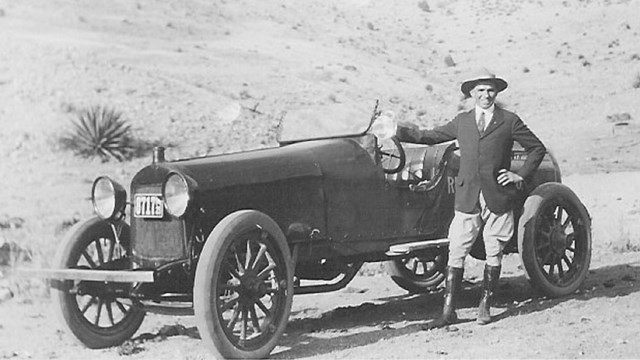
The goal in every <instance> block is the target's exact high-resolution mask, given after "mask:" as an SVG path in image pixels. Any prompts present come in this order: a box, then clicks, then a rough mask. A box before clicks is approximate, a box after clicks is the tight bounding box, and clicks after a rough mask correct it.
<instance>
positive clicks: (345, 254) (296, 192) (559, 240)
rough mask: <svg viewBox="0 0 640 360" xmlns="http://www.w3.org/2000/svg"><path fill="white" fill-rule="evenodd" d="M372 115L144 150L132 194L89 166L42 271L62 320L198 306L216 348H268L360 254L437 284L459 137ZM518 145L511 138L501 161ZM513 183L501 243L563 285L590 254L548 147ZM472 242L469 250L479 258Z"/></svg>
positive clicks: (94, 343) (98, 332) (544, 285)
mask: <svg viewBox="0 0 640 360" xmlns="http://www.w3.org/2000/svg"><path fill="white" fill-rule="evenodd" d="M378 115H379V112H374V116H373V117H371V120H369V117H370V116H366V118H365V119H363V120H364V126H362V127H361V128H360V129H357V130H353V131H350V132H349V133H347V134H344V135H339V134H338V135H331V136H319V137H316V138H312V139H308V138H307V139H289V140H282V141H281V142H280V146H278V147H275V148H268V149H264V150H257V151H248V152H241V153H233V154H225V155H218V156H206V157H199V158H192V159H184V160H175V161H166V160H165V154H164V150H163V149H162V148H156V149H155V150H154V154H153V161H152V162H151V164H149V165H148V166H145V167H144V168H142V169H141V170H140V171H139V172H138V173H137V174H136V175H135V177H134V178H133V179H132V181H131V186H130V190H129V192H128V194H127V191H126V190H125V188H124V187H123V186H121V185H119V184H117V183H116V182H114V181H113V180H111V179H110V178H109V177H106V176H102V177H99V178H97V179H96V180H95V182H94V183H93V189H92V200H93V205H94V208H95V213H96V215H97V216H96V217H93V218H90V219H87V220H85V221H83V222H81V223H79V224H76V226H74V228H73V229H72V230H71V231H70V232H69V234H68V236H67V238H66V240H65V242H64V245H63V246H62V248H61V249H60V251H59V252H58V254H57V260H56V261H57V268H56V269H49V270H46V271H45V273H46V276H47V277H49V278H52V279H53V280H52V286H53V287H54V288H55V289H56V291H55V296H54V297H55V299H56V301H57V302H58V304H59V308H60V311H61V313H62V315H63V317H64V319H65V321H66V325H67V326H68V328H69V330H70V331H71V332H72V333H73V334H74V335H75V336H76V337H77V338H78V339H79V340H80V341H81V342H82V343H84V344H85V345H86V346H88V347H90V348H103V347H109V346H114V345H117V344H120V343H122V342H124V341H125V340H127V339H129V338H130V337H131V336H132V335H133V334H134V333H135V332H136V330H137V329H138V328H139V326H140V324H141V323H142V321H143V319H144V317H145V313H146V312H159V313H164V314H176V315H185V314H194V315H195V317H196V321H197V325H198V330H199V333H200V336H201V338H202V340H203V341H204V342H205V343H206V345H207V346H208V347H209V348H210V350H211V351H212V352H213V353H214V355H215V356H217V357H224V358H264V357H267V356H268V355H269V354H270V352H271V351H272V350H273V348H274V347H275V346H276V344H277V342H278V340H279V337H280V336H281V335H282V333H283V332H284V330H285V327H286V325H287V321H288V317H289V313H290V309H291V304H292V299H293V295H294V294H309V293H319V292H327V291H335V290H338V289H341V288H343V287H345V286H346V285H347V284H348V283H349V282H350V281H351V280H352V279H353V277H354V276H355V275H356V274H357V273H358V270H359V269H360V267H361V266H362V264H363V263H364V262H381V261H385V262H387V263H388V269H389V273H390V276H391V277H392V278H393V280H394V281H395V282H396V283H397V284H398V285H399V286H401V287H402V288H404V289H406V290H408V291H410V292H425V291H430V290H433V289H435V288H436V287H437V286H438V285H439V284H440V283H441V282H442V281H443V278H444V275H443V271H444V269H445V267H446V263H447V249H448V241H447V239H446V238H447V232H448V226H449V223H450V221H451V220H452V218H453V199H454V186H453V184H454V181H455V180H454V179H455V176H456V174H457V171H458V166H459V156H458V154H457V153H456V145H455V143H452V144H444V145H439V146H415V145H412V146H408V145H406V144H405V145H404V146H403V145H402V144H401V143H399V142H398V141H397V140H394V139H393V138H392V139H390V140H385V141H378V139H377V138H376V136H374V135H373V134H371V130H370V128H371V125H372V124H373V123H374V121H373V119H375V118H376V117H377V116H378ZM301 120H303V119H301ZM367 125H368V126H367ZM526 156H527V154H526V153H525V152H524V151H523V150H522V149H520V148H517V147H515V148H514V150H513V158H512V159H513V160H512V168H513V169H517V168H518V167H519V166H521V165H522V162H523V159H525V158H526ZM521 195H522V196H521V198H520V200H519V201H520V205H521V206H519V207H518V211H517V214H516V215H517V217H518V218H519V224H518V227H517V233H516V234H515V235H514V237H513V239H512V240H511V242H510V243H509V246H508V247H507V248H506V250H505V252H507V253H519V255H520V257H521V259H522V264H523V265H524V269H525V270H526V274H527V277H528V278H529V279H530V282H531V283H532V284H533V286H535V287H536V288H538V289H539V290H540V291H541V292H542V293H544V294H546V295H547V296H552V297H557V296H563V295H567V294H570V293H572V292H574V291H575V290H576V289H577V288H578V287H579V286H580V285H581V283H582V282H583V280H584V279H585V276H586V275H587V272H588V268H589V263H590V257H591V220H590V218H589V215H588V213H587V210H586V209H585V207H584V206H583V204H582V203H581V202H580V200H579V199H578V197H577V196H576V195H575V194H574V193H573V192H572V191H571V190H570V189H569V188H567V187H566V186H564V185H562V184H561V177H560V170H559V168H558V164H557V163H556V161H555V159H554V157H553V156H552V155H551V154H547V155H546V156H545V158H544V160H543V162H542V164H541V165H540V167H539V169H538V171H537V173H536V174H535V176H533V177H532V178H530V179H527V181H526V184H525V186H523V187H522V188H521ZM127 205H128V206H127ZM476 244H478V245H479V246H476V247H474V249H473V251H472V255H473V256H474V257H476V258H483V257H484V253H483V251H484V250H483V246H482V242H481V241H477V242H476Z"/></svg>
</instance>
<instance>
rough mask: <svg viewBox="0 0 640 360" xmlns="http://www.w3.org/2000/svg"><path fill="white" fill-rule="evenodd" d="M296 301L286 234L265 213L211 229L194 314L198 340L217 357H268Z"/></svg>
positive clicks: (243, 214) (241, 214)
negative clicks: (293, 301) (294, 299)
mask: <svg viewBox="0 0 640 360" xmlns="http://www.w3.org/2000/svg"><path fill="white" fill-rule="evenodd" d="M292 298H293V264H292V260H291V253H290V251H289V246H288V244H287V242H286V239H285V236H284V234H283V233H282V231H281V230H280V228H279V227H278V225H277V224H276V223H275V222H274V221H273V220H272V219H271V218H269V217H268V216H267V215H265V214H263V213H261V212H258V211H253V210H242V211H238V212H235V213H233V214H230V215H228V216H227V217H225V218H224V219H223V220H222V221H221V222H220V223H218V225H217V226H216V227H215V228H214V229H213V231H212V232H211V234H210V235H209V237H208V239H207V242H206V243H205V245H204V248H203V249H202V253H201V255H200V260H199V262H198V266H197V268H196V276H195V284H194V296H193V301H194V311H195V316H196V321H197V325H198V330H199V332H200V337H201V338H202V340H203V341H204V342H205V343H206V344H207V346H208V347H209V348H210V349H211V350H212V351H213V352H214V355H216V357H217V358H234V359H239V358H243V359H247V358H253V359H260V358H266V357H268V356H269V353H270V352H271V350H273V348H274V347H275V346H276V344H277V342H278V339H279V338H280V336H281V335H282V333H283V332H284V330H285V328H286V325H287V322H288V318H289V313H290V311H291V302H292Z"/></svg>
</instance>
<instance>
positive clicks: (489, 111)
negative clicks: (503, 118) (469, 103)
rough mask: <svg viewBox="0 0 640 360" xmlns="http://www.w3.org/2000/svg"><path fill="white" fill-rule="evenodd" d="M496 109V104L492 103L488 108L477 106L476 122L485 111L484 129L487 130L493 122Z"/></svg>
mask: <svg viewBox="0 0 640 360" xmlns="http://www.w3.org/2000/svg"><path fill="white" fill-rule="evenodd" d="M495 109H496V104H492V105H491V106H490V107H489V108H488V109H483V108H481V107H479V106H476V124H477V123H478V122H479V120H480V114H481V113H484V130H487V127H488V126H489V124H490V123H491V119H493V112H494V111H495Z"/></svg>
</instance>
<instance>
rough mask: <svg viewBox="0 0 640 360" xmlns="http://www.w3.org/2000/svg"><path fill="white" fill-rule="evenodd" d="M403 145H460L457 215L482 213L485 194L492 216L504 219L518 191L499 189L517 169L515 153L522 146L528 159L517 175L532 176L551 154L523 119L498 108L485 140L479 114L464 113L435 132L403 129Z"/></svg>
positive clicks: (400, 129)
mask: <svg viewBox="0 0 640 360" xmlns="http://www.w3.org/2000/svg"><path fill="white" fill-rule="evenodd" d="M396 137H397V138H398V140H400V141H404V142H411V143H418V144H428V145H434V144H438V143H442V142H446V141H451V140H454V139H457V140H458V144H459V146H460V171H459V173H458V177H457V178H456V201H455V203H456V205H455V208H456V210H457V211H461V212H464V213H475V212H477V211H478V199H479V195H480V190H482V194H483V195H484V198H485V201H486V202H487V206H488V207H489V210H491V212H493V213H496V214H502V213H505V212H507V211H509V210H512V209H513V206H514V205H515V204H514V199H515V197H516V196H517V193H518V190H517V189H516V187H515V185H514V184H509V185H507V186H502V185H500V184H498V180H497V178H498V174H499V173H498V172H499V170H500V169H507V170H509V169H510V168H511V150H512V147H513V142H514V141H517V142H518V143H520V145H522V147H524V149H525V150H526V152H527V154H528V156H527V159H526V160H525V162H524V165H523V166H522V168H520V169H519V170H518V171H517V172H516V173H517V174H518V175H520V176H522V177H523V178H525V179H526V178H527V177H529V176H531V175H532V174H533V173H534V172H535V171H536V169H537V168H538V165H540V162H541V161H542V158H543V157H544V155H545V153H546V149H545V147H544V145H543V144H542V142H541V141H540V140H539V139H538V138H537V137H536V136H535V135H534V134H533V133H532V132H531V130H529V128H528V127H527V126H526V125H525V124H524V123H523V122H522V120H520V118H519V117H518V115H516V114H514V113H512V112H509V111H506V110H503V109H500V108H498V107H497V106H496V107H495V110H494V113H493V118H492V119H491V122H490V123H489V126H487V127H486V129H485V131H484V133H483V134H482V136H481V135H480V131H479V130H478V127H477V125H476V115H475V109H474V110H470V111H468V112H464V113H460V114H458V116H456V117H455V118H454V119H453V120H451V121H450V122H449V123H447V124H445V125H442V126H439V127H436V128H434V129H432V130H418V129H416V128H410V127H405V126H398V131H397V133H396Z"/></svg>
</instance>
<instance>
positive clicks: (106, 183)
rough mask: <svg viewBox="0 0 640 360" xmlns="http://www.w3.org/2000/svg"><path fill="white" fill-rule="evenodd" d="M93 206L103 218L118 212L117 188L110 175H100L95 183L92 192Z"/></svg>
mask: <svg viewBox="0 0 640 360" xmlns="http://www.w3.org/2000/svg"><path fill="white" fill-rule="evenodd" d="M91 199H92V201H93V208H94V210H95V212H96V214H97V215H98V216H100V217H101V218H103V219H109V218H111V217H112V216H113V215H114V214H115V212H116V189H115V185H114V184H113V181H111V179H109V178H108V177H99V178H97V179H96V181H95V182H94V183H93V193H92V194H91Z"/></svg>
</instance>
